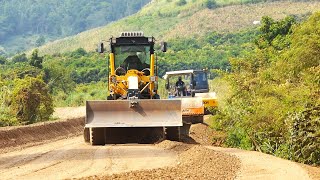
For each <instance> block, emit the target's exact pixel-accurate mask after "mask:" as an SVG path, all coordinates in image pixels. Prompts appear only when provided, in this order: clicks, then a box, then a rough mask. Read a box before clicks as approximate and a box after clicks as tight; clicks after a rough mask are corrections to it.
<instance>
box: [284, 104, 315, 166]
mask: <svg viewBox="0 0 320 180" xmlns="http://www.w3.org/2000/svg"><path fill="white" fill-rule="evenodd" d="M288 121H289V124H290V125H291V128H290V139H289V142H290V151H291V153H290V155H291V157H290V158H291V159H293V160H295V161H298V162H302V163H307V164H316V165H320V129H319V128H317V127H320V105H318V106H315V107H313V108H310V109H307V110H304V111H302V112H300V113H295V114H293V115H292V116H291V117H289V118H288Z"/></svg>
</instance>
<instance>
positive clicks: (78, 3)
mask: <svg viewBox="0 0 320 180" xmlns="http://www.w3.org/2000/svg"><path fill="white" fill-rule="evenodd" d="M149 1H150V0H138V1H137V0H135V1H132V0H122V1H113V0H107V1H105V0H95V1H86V0H68V1H58V0H47V1H39V0H37V1H31V0H24V1H21V0H11V1H2V2H1V3H0V42H1V43H0V47H1V46H2V48H0V55H1V53H4V52H6V53H9V54H10V53H13V52H17V51H18V52H21V51H24V50H29V49H30V48H32V47H36V46H40V45H43V44H44V43H45V42H48V41H49V40H55V39H59V38H62V37H66V36H70V35H74V34H77V33H79V32H82V31H85V30H88V29H92V28H95V27H98V26H103V25H105V24H108V23H109V22H112V21H116V20H118V19H120V18H123V17H125V16H128V15H131V14H133V13H135V12H137V11H138V10H139V9H140V8H141V7H142V6H144V5H145V4H146V3H148V2H149Z"/></svg>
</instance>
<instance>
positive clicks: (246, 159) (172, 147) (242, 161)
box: [0, 107, 320, 180]
mask: <svg viewBox="0 0 320 180" xmlns="http://www.w3.org/2000/svg"><path fill="white" fill-rule="evenodd" d="M83 110H84V109H83V107H82V109H81V108H78V109H75V110H72V109H69V110H68V111H65V110H63V112H59V113H56V114H58V117H59V118H60V119H69V120H67V121H66V120H63V121H61V122H60V121H57V122H54V123H53V124H52V123H50V124H44V125H42V124H40V125H34V126H32V127H27V128H26V129H27V130H24V128H20V127H19V128H18V129H17V130H15V128H2V129H1V128H0V135H1V136H3V137H7V138H5V140H2V141H0V145H1V147H0V174H1V176H0V179H68V178H80V179H289V178H290V179H299V180H302V179H317V178H318V177H319V176H317V174H320V170H319V168H313V167H310V166H301V165H299V164H297V163H294V162H290V161H287V160H283V159H280V158H276V157H273V156H270V155H266V154H262V153H258V152H252V151H244V150H239V149H231V148H219V147H214V146H212V141H211V140H210V137H212V131H211V130H210V129H209V128H208V127H207V126H206V125H205V124H196V125H193V126H192V127H191V130H190V135H191V137H190V138H184V142H173V141H167V140H165V141H162V142H160V143H158V144H147V145H141V144H120V145H106V146H91V145H88V144H86V143H84V142H83V137H82V136H79V134H81V129H82V128H81V127H82V126H83V123H79V121H80V120H79V117H80V116H76V117H77V118H75V119H77V123H74V122H72V120H70V118H71V117H72V114H74V113H76V114H77V115H81V113H83V112H82V111H83ZM59 124H60V125H63V126H65V125H68V124H69V125H72V126H77V127H74V130H72V131H66V130H65V129H64V128H60V129H59V128H58V127H59ZM50 125H54V126H53V127H54V129H53V130H51V129H50V128H48V126H49V127H50ZM43 126H44V127H45V128H44V130H45V131H43V132H41V133H42V134H51V133H52V134H59V133H62V134H63V133H65V132H66V133H67V134H68V135H67V136H64V137H63V136H61V137H60V138H59V139H56V138H54V137H53V136H51V135H50V136H47V138H44V139H45V141H40V142H39V143H23V141H28V139H35V137H38V136H41V134H39V133H32V131H31V130H32V129H33V130H34V131H35V130H36V129H39V128H40V129H41V128H43ZM78 126H79V127H78ZM30 129H31V130H30ZM51 131H52V132H51ZM11 132H16V133H17V136H21V133H27V134H26V136H25V137H24V138H22V139H21V138H20V139H21V140H19V138H13V137H11V136H10V133H11ZM18 132H19V133H18ZM70 134H74V136H72V135H70ZM2 139H3V138H2ZM6 146H9V147H10V148H11V147H20V146H21V147H22V148H18V149H17V148H14V149H13V150H12V151H8V147H6ZM10 148H9V149H10ZM1 149H5V151H1ZM306 169H308V170H311V169H312V173H311V174H313V176H309V175H308V172H307V170H306Z"/></svg>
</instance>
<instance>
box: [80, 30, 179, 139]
mask: <svg viewBox="0 0 320 180" xmlns="http://www.w3.org/2000/svg"><path fill="white" fill-rule="evenodd" d="M154 46H155V38H153V37H145V36H144V35H143V32H123V33H121V35H120V36H119V37H112V38H110V40H109V47H110V50H109V60H108V61H107V62H108V64H109V83H108V88H109V89H108V90H109V96H108V97H107V100H95V101H86V118H85V128H84V139H85V141H86V142H90V143H91V144H92V145H104V144H109V143H112V144H113V143H128V142H129V143H130V142H134V143H144V142H147V141H148V140H150V139H152V138H151V137H153V136H158V134H157V135H154V133H155V132H159V133H160V134H161V133H163V134H165V137H166V138H167V139H170V140H180V135H181V133H180V128H181V127H182V126H183V123H182V113H181V100H168V99H160V97H159V95H158V93H157V86H158V85H157V84H158V77H157V71H156V69H157V63H156V58H155V50H154ZM161 50H162V51H163V52H165V51H166V43H165V42H162V43H161ZM98 52H99V53H104V52H105V47H104V43H100V44H99V46H98ZM155 138H156V139H157V138H158V137H155ZM140 140H141V141H140Z"/></svg>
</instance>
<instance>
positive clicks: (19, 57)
mask: <svg viewBox="0 0 320 180" xmlns="http://www.w3.org/2000/svg"><path fill="white" fill-rule="evenodd" d="M27 61H28V58H27V55H26V54H25V53H22V54H17V55H15V56H14V57H13V58H12V62H14V63H19V62H27Z"/></svg>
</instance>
